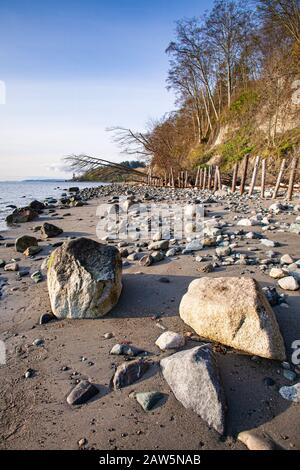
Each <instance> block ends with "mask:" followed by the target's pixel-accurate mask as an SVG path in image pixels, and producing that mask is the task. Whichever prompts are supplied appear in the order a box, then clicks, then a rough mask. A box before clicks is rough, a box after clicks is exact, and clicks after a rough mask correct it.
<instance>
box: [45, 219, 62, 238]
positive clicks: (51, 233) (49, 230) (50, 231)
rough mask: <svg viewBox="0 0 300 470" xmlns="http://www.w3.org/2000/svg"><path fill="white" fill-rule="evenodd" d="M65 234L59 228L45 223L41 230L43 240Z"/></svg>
mask: <svg viewBox="0 0 300 470" xmlns="http://www.w3.org/2000/svg"><path fill="white" fill-rule="evenodd" d="M62 233H63V230H62V229H61V228H59V227H56V226H55V225H53V224H48V223H47V222H45V223H44V224H43V225H42V228H41V234H42V237H43V238H53V237H58V236H59V235H61V234H62Z"/></svg>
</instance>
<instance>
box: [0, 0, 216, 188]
mask: <svg viewBox="0 0 300 470" xmlns="http://www.w3.org/2000/svg"><path fill="white" fill-rule="evenodd" d="M212 3H213V2H212V1H210V0H152V1H148V0H146V1H142V0H140V1H138V0H123V1H122V0H85V1H84V0H80V1H79V0H60V1H58V0H52V1H51V2H50V1H47V0H45V1H44V2H41V1H38V0H1V2H0V85H1V82H4V83H5V86H6V103H5V104H0V181H1V180H12V179H22V178H30V177H54V178H55V177H66V176H67V174H66V173H65V172H64V171H63V162H62V158H63V157H64V156H66V155H69V154H72V153H82V152H84V153H87V154H91V155H94V156H99V157H103V158H107V159H111V160H115V161H120V160H124V159H128V157H127V156H126V155H125V156H124V155H121V154H120V150H119V148H118V147H117V146H116V144H115V143H113V142H112V135H111V134H110V133H107V132H106V130H105V129H106V128H108V127H112V126H118V125H120V126H124V127H131V128H134V129H139V130H143V129H144V128H145V125H146V124H147V122H148V121H149V120H150V119H156V118H159V117H161V116H162V115H163V114H164V113H166V112H168V111H171V110H172V109H174V108H175V103H174V95H173V94H172V93H170V92H168V91H167V90H166V77H167V70H168V57H167V56H166V54H165V52H164V51H165V49H166V47H167V46H168V43H169V42H170V41H171V40H172V39H173V38H174V29H175V21H176V20H178V19H181V18H183V17H192V16H198V15H201V14H203V13H204V11H205V10H207V9H208V8H210V7H211V6H212ZM0 94H1V86H0ZM0 103H1V96H0Z"/></svg>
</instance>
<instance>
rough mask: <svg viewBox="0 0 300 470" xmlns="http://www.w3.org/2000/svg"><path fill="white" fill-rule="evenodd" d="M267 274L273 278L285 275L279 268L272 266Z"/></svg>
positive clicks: (280, 277)
mask: <svg viewBox="0 0 300 470" xmlns="http://www.w3.org/2000/svg"><path fill="white" fill-rule="evenodd" d="M269 276H270V277H272V278H273V279H282V278H283V277H285V273H284V272H283V270H282V269H280V268H272V269H271V271H270V273H269Z"/></svg>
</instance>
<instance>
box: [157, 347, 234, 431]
mask: <svg viewBox="0 0 300 470" xmlns="http://www.w3.org/2000/svg"><path fill="white" fill-rule="evenodd" d="M160 364H161V368H162V373H163V376H164V378H165V379H166V381H167V382H168V384H169V386H170V388H171V389H172V391H173V393H174V395H175V397H176V398H177V400H178V401H180V402H181V403H182V405H183V406H184V407H185V408H187V409H192V410H193V411H194V412H195V413H197V414H198V415H199V416H200V417H201V418H202V419H203V420H204V421H206V422H207V423H208V425H209V426H212V427H213V428H214V429H215V430H216V431H217V432H219V433H220V434H223V433H224V428H225V408H226V405H225V395H224V391H223V388H222V385H221V382H220V378H219V372H218V368H217V364H216V359H215V356H214V353H213V352H212V349H211V347H210V346H209V345H203V346H198V347H196V348H193V349H189V350H188V351H181V352H178V353H175V354H173V355H172V356H169V357H166V358H164V359H162V360H161V361H160Z"/></svg>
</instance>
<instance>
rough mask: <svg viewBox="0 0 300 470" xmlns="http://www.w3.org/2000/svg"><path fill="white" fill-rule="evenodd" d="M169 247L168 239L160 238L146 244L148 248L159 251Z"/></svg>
mask: <svg viewBox="0 0 300 470" xmlns="http://www.w3.org/2000/svg"><path fill="white" fill-rule="evenodd" d="M168 248H169V240H160V241H157V242H153V243H150V244H149V245H148V250H153V251H160V250H167V249H168Z"/></svg>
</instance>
